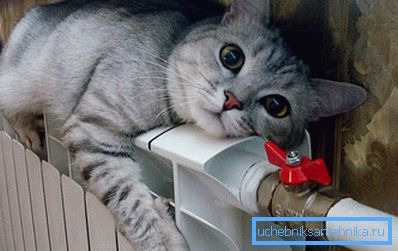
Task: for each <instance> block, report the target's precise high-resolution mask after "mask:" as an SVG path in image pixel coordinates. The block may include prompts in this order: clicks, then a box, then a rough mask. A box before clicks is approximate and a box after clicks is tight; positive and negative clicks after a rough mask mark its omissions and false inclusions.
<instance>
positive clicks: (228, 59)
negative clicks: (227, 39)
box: [220, 44, 245, 73]
mask: <svg viewBox="0 0 398 251" xmlns="http://www.w3.org/2000/svg"><path fill="white" fill-rule="evenodd" d="M220 60H221V63H222V65H223V66H224V67H225V68H227V69H228V70H231V71H232V72H234V73H238V72H239V71H240V69H241V68H242V66H243V64H244V63H245V54H243V51H242V49H241V48H239V46H237V45H235V44H228V45H226V46H224V47H223V48H222V49H221V51H220Z"/></svg>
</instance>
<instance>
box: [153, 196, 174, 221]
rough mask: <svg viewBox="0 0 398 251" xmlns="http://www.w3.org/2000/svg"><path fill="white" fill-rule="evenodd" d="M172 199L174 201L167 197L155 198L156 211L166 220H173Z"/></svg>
mask: <svg viewBox="0 0 398 251" xmlns="http://www.w3.org/2000/svg"><path fill="white" fill-rule="evenodd" d="M172 201H173V200H172V199H166V198H163V197H158V198H156V199H154V200H153V206H154V208H155V210H156V212H158V214H159V216H160V218H162V219H164V220H171V221H173V218H172V217H171V215H170V213H169V209H170V202H172Z"/></svg>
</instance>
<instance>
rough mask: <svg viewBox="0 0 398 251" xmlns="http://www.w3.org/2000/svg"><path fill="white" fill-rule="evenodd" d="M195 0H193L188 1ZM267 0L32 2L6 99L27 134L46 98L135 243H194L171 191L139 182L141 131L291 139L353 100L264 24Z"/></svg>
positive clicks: (3, 82) (94, 186)
mask: <svg viewBox="0 0 398 251" xmlns="http://www.w3.org/2000/svg"><path fill="white" fill-rule="evenodd" d="M188 2H189V4H188ZM265 2H266V1H262V0H251V1H249V0H235V1H234V2H233V3H232V4H231V5H230V6H229V7H228V8H226V9H225V10H224V8H222V7H221V6H220V5H218V4H216V3H215V2H214V3H212V2H210V1H205V0H202V1H200V0H198V1H183V0H168V1H165V0H149V1H148V0H128V1H127V0H125V1H123V0H113V1H105V0H89V1H69V2H62V3H57V4H52V5H47V6H40V7H36V8H34V9H33V10H31V11H30V12H29V13H28V14H27V15H26V16H25V17H24V18H23V19H22V20H21V21H20V22H19V24H18V25H17V26H16V28H15V29H14V31H13V32H12V34H11V36H10V38H9V40H8V42H7V44H6V46H5V48H4V51H3V53H2V56H1V62H0V109H1V111H2V113H3V114H4V116H5V117H6V118H7V119H8V120H9V121H10V123H11V124H12V125H13V126H14V128H15V130H16V132H17V134H18V135H19V138H20V140H21V141H22V142H24V143H25V145H27V146H29V147H31V148H33V149H34V150H36V151H40V149H41V147H42V146H41V145H42V144H41V141H40V135H39V134H38V133H37V128H33V126H32V124H33V125H37V123H33V122H34V121H36V120H37V117H38V116H40V114H41V113H42V111H43V110H44V111H45V112H46V113H50V114H52V115H53V116H55V117H56V118H57V119H58V120H59V121H60V122H61V123H62V124H63V128H62V135H63V136H62V142H63V143H64V144H65V145H66V146H67V147H68V149H69V151H70V153H71V156H72V160H73V167H74V168H77V169H78V170H79V171H80V172H81V174H82V177H83V178H84V180H85V181H86V182H87V187H88V189H89V190H90V191H91V192H93V193H94V194H95V195H96V196H98V198H100V199H101V200H102V202H103V203H104V204H105V205H106V206H107V207H108V209H109V210H110V211H111V212H112V214H113V216H114V218H115V221H116V222H117V225H118V228H119V230H120V231H121V232H122V233H123V234H124V235H125V236H126V237H127V239H128V240H129V241H130V242H131V243H132V244H133V245H134V246H135V247H136V248H137V250H187V249H188V246H187V244H186V242H185V240H184V238H183V236H182V235H181V234H180V233H179V231H178V230H177V228H176V226H175V224H174V222H173V220H172V218H171V216H170V215H168V213H167V209H168V205H167V200H165V199H155V200H153V198H152V197H151V195H150V193H149V189H148V188H147V187H146V186H145V185H144V184H143V183H141V182H140V167H139V160H137V159H136V158H135V154H134V149H133V147H132V146H131V142H132V141H133V138H134V137H136V136H137V135H139V134H140V133H142V132H145V131H148V130H151V129H153V128H156V127H159V126H173V125H177V124H180V123H195V124H196V125H197V126H199V127H200V128H202V129H203V130H204V131H205V132H207V133H208V134H210V135H214V136H215V137H243V136H248V135H260V136H263V137H266V138H268V139H271V140H273V141H275V142H276V143H277V144H279V145H280V146H282V147H284V148H286V149H289V148H294V147H295V146H296V145H298V144H299V143H300V142H301V140H302V138H303V135H304V130H305V127H306V125H307V123H308V122H309V121H314V120H317V119H319V118H320V117H325V116H333V115H336V114H339V113H343V112H346V111H349V110H351V109H353V108H354V107H356V106H358V105H359V104H361V103H362V102H363V101H364V100H365V98H366V92H365V91H364V90H363V89H362V88H360V87H358V86H355V85H351V84H348V83H339V82H334V81H328V80H321V79H311V78H310V77H309V71H308V68H307V66H306V65H305V64H304V63H303V62H302V61H301V60H300V59H298V58H297V57H295V56H294V55H293V53H292V52H291V51H290V50H289V49H288V48H287V46H286V45H285V43H284V42H283V40H282V38H281V37H280V35H279V33H278V31H276V30H273V29H270V28H268V26H267V23H266V19H267V13H266V11H265V10H266V9H267V8H266V6H265Z"/></svg>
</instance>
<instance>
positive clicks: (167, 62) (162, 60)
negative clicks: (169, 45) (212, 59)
mask: <svg viewBox="0 0 398 251" xmlns="http://www.w3.org/2000/svg"><path fill="white" fill-rule="evenodd" d="M146 48H147V49H148V47H146ZM141 52H143V53H145V54H147V55H149V56H152V57H153V58H155V59H158V60H160V61H161V62H162V63H164V64H165V66H166V67H167V66H169V67H167V68H168V71H170V70H172V69H173V71H172V72H171V73H174V74H176V75H178V76H179V77H182V76H181V74H179V73H178V72H177V71H176V70H174V69H175V65H172V64H170V62H169V61H168V60H166V59H164V58H161V57H159V56H156V55H154V54H153V53H151V52H149V50H141ZM187 63H188V62H187ZM189 65H190V66H191V67H192V68H193V70H195V71H196V72H197V73H198V74H199V75H201V76H202V77H203V78H204V79H205V80H206V82H207V83H208V84H209V85H210V86H213V85H212V84H211V81H210V80H209V79H208V78H207V77H206V76H205V75H204V74H203V73H202V72H201V71H200V70H199V69H198V68H197V67H195V66H194V65H193V64H189ZM185 80H189V82H190V83H192V80H190V79H187V78H185ZM217 80H218V81H220V79H219V78H218V77H217Z"/></svg>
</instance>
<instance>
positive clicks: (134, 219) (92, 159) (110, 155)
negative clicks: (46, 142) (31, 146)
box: [65, 125, 188, 251]
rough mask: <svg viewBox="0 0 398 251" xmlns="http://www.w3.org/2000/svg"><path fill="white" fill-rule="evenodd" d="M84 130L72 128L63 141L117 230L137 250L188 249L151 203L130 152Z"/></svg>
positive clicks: (151, 200) (103, 134) (132, 154)
mask: <svg viewBox="0 0 398 251" xmlns="http://www.w3.org/2000/svg"><path fill="white" fill-rule="evenodd" d="M86 129H87V125H86V128H84V127H82V128H80V126H79V125H76V126H75V127H72V129H70V130H68V132H67V133H66V135H65V139H66V140H65V142H66V143H67V144H68V146H69V149H70V150H71V154H72V157H73V165H74V167H75V168H78V169H79V170H80V172H81V174H82V176H83V178H84V179H85V180H86V181H87V185H88V189H89V191H91V192H93V193H94V194H95V195H96V196H97V197H98V198H99V199H100V200H101V201H102V202H103V203H104V204H105V205H106V206H107V207H108V209H109V210H110V211H111V212H112V214H113V215H114V218H115V220H116V224H117V226H118V229H119V230H120V231H121V232H122V233H123V234H124V235H125V236H126V238H127V239H128V240H129V241H130V242H131V243H132V244H133V246H134V247H135V248H136V250H137V251H150V250H156V251H158V250H159V251H161V250H162V251H163V250H164V251H166V250H168V251H180V250H181V251H184V250H188V247H187V245H186V243H185V240H184V238H183V237H182V235H181V234H180V233H179V231H178V230H177V228H176V226H175V224H174V222H173V221H172V220H171V218H170V217H165V215H164V214H160V213H159V212H160V211H162V209H161V208H162V205H160V204H159V203H155V202H154V200H153V198H152V196H151V194H150V192H149V189H148V188H147V186H146V185H145V184H143V183H142V182H141V181H140V175H139V171H140V170H139V165H138V163H137V162H136V161H135V159H134V152H132V151H131V150H128V149H129V148H128V147H126V148H124V147H123V146H122V144H119V145H115V146H112V145H111V144H109V143H105V142H103V141H101V140H99V139H98V138H93V135H95V133H88V131H86ZM98 135H101V139H107V142H112V140H110V138H109V134H108V133H106V132H104V131H102V132H101V133H98ZM130 149H131V148H130ZM164 210H167V207H166V205H164V209H163V211H164Z"/></svg>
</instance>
